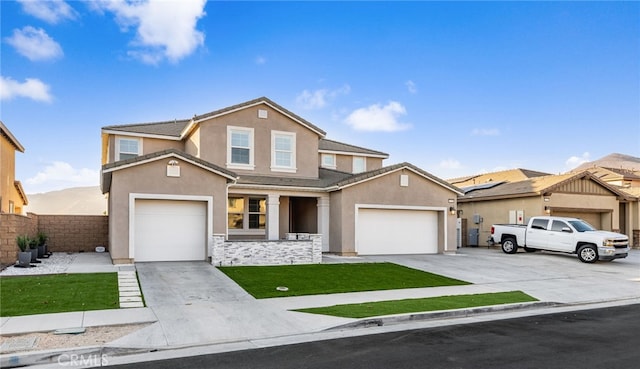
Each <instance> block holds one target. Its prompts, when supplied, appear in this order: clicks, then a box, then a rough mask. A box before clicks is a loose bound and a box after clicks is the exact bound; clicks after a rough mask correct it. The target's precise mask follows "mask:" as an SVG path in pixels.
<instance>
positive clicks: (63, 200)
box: [24, 186, 107, 215]
mask: <svg viewBox="0 0 640 369" xmlns="http://www.w3.org/2000/svg"><path fill="white" fill-rule="evenodd" d="M27 198H28V199H29V205H27V206H25V208H24V209H25V212H31V213H35V214H67V215H104V214H106V211H107V199H106V198H105V195H103V194H102V192H101V191H100V187H99V186H93V187H73V188H66V189H64V190H59V191H51V192H45V193H37V194H27Z"/></svg>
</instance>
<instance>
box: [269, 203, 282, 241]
mask: <svg viewBox="0 0 640 369" xmlns="http://www.w3.org/2000/svg"><path fill="white" fill-rule="evenodd" d="M267 239H268V240H278V239H280V195H269V196H267Z"/></svg>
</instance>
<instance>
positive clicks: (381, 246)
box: [356, 209, 438, 255]
mask: <svg viewBox="0 0 640 369" xmlns="http://www.w3.org/2000/svg"><path fill="white" fill-rule="evenodd" d="M356 243H357V244H356V251H357V252H358V254H361V255H385V254H435V253H437V252H438V216H437V212H435V211H424V210H404V209H359V210H358V218H357V224H356Z"/></svg>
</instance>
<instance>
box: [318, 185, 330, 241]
mask: <svg viewBox="0 0 640 369" xmlns="http://www.w3.org/2000/svg"><path fill="white" fill-rule="evenodd" d="M318 233H320V234H321V235H322V251H323V252H329V196H328V195H327V196H321V197H318Z"/></svg>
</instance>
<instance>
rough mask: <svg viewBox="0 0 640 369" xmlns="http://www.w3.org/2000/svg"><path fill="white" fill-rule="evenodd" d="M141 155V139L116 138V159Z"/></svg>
mask: <svg viewBox="0 0 640 369" xmlns="http://www.w3.org/2000/svg"><path fill="white" fill-rule="evenodd" d="M140 155H142V140H141V139H139V138H122V137H119V138H116V161H118V160H126V159H131V158H135V157H138V156H140Z"/></svg>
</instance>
